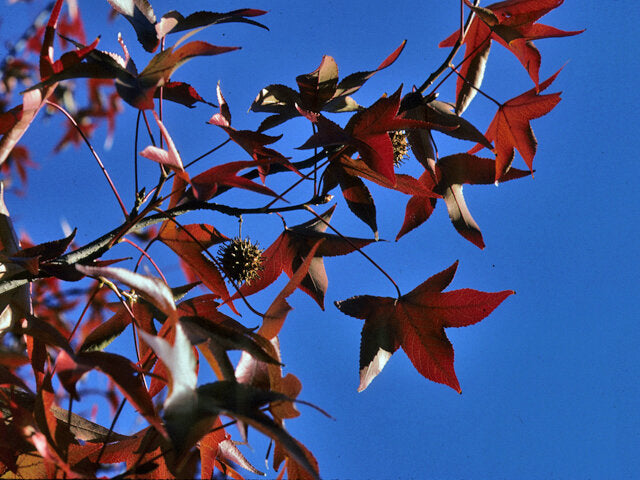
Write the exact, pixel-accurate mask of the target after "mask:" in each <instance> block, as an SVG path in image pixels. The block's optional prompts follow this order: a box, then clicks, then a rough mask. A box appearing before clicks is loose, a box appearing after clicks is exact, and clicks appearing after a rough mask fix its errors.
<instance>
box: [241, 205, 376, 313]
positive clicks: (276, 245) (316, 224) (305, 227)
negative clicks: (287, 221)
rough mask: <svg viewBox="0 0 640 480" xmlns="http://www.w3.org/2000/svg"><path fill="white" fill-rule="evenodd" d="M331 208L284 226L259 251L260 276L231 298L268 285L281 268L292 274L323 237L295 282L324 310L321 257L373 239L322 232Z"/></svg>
mask: <svg viewBox="0 0 640 480" xmlns="http://www.w3.org/2000/svg"><path fill="white" fill-rule="evenodd" d="M334 210H335V205H334V206H333V207H331V208H330V209H329V210H327V211H326V212H325V213H323V214H322V215H321V217H322V219H323V220H324V221H322V220H319V219H313V220H310V221H308V222H305V223H302V224H300V225H296V226H295V227H291V228H286V229H285V231H284V232H282V234H281V235H280V236H279V237H278V238H277V239H276V240H275V241H274V242H273V243H272V244H271V246H270V247H269V248H267V249H266V250H265V251H264V252H262V258H263V262H262V267H263V268H262V271H261V272H260V277H259V278H258V279H257V280H255V281H252V282H251V283H249V284H244V285H243V286H242V287H241V288H240V291H239V292H238V293H236V294H235V295H233V297H231V299H232V300H233V299H236V298H238V297H240V295H241V294H242V295H244V296H247V295H252V294H254V293H256V292H258V291H260V290H262V289H264V288H266V287H268V286H269V285H271V284H272V283H273V282H275V281H276V279H277V278H278V277H279V276H280V274H281V273H282V272H283V271H284V272H285V273H286V274H287V275H288V276H289V277H292V276H293V275H294V272H295V271H296V270H297V269H298V267H299V266H300V265H301V264H302V263H303V262H304V258H305V257H306V256H307V254H308V253H309V252H310V251H311V249H312V248H313V246H314V245H315V244H316V243H317V242H318V240H321V239H324V241H323V242H322V244H321V245H320V246H319V247H318V250H317V251H316V254H315V257H314V258H313V259H312V260H311V264H310V266H309V271H308V272H307V274H306V275H305V276H304V278H303V279H302V281H301V282H300V285H299V286H298V288H299V289H300V290H302V291H303V292H305V293H307V294H308V295H309V296H310V297H311V298H313V299H314V300H315V301H316V303H317V304H318V305H319V306H320V308H322V309H323V310H324V294H325V292H326V290H327V285H328V283H329V280H328V279H327V273H326V271H325V269H324V262H323V257H332V256H337V255H346V254H348V253H351V252H353V251H354V250H356V248H362V247H364V246H366V245H369V244H370V243H371V242H373V241H374V240H373V239H365V238H354V237H340V236H338V235H333V234H330V233H326V230H327V223H329V221H330V220H331V215H332V214H333V211H334Z"/></svg>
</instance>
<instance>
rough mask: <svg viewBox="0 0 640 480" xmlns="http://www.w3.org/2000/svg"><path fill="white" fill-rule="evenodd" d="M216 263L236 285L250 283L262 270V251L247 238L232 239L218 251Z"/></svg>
mask: <svg viewBox="0 0 640 480" xmlns="http://www.w3.org/2000/svg"><path fill="white" fill-rule="evenodd" d="M218 261H219V262H220V265H221V266H222V270H223V271H224V273H225V275H227V277H228V278H230V279H231V280H233V281H234V282H237V283H244V282H246V283H247V284H249V283H251V281H252V280H255V279H256V278H258V277H259V276H260V271H261V270H262V250H261V249H260V247H259V246H258V244H257V243H256V244H254V243H252V242H251V240H250V239H249V238H246V239H241V238H237V237H236V238H234V239H233V240H231V241H229V242H225V243H224V244H223V245H222V246H221V247H220V248H219V249H218Z"/></svg>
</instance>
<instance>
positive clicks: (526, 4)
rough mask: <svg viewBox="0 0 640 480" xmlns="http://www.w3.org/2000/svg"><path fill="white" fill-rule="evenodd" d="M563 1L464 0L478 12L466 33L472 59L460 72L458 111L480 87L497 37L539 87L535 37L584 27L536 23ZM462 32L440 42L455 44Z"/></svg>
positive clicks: (564, 33)
mask: <svg viewBox="0 0 640 480" xmlns="http://www.w3.org/2000/svg"><path fill="white" fill-rule="evenodd" d="M563 2H564V0H507V1H504V2H498V3H493V4H491V5H489V6H487V7H473V5H471V4H470V3H469V2H468V1H465V3H467V5H469V6H471V7H472V8H473V10H474V11H475V13H476V16H475V18H474V19H473V20H472V22H471V24H470V26H469V29H468V30H467V33H466V35H465V37H464V44H465V58H466V57H467V55H468V56H469V59H468V60H467V61H466V62H464V64H463V65H462V67H461V68H460V75H461V76H460V77H459V78H458V83H457V90H456V98H457V103H456V111H457V112H458V113H462V112H463V111H464V110H465V108H466V107H467V106H468V104H469V103H470V102H471V100H472V99H473V97H474V95H475V93H476V91H477V90H476V89H477V88H479V87H480V84H481V82H482V77H483V75H484V68H485V65H486V61H487V58H488V55H489V47H490V42H491V41H497V42H498V43H500V44H502V45H503V46H505V47H506V48H507V49H509V50H510V51H511V53H513V54H514V55H515V56H516V57H517V58H518V60H519V61H520V63H521V64H522V65H523V66H524V68H525V69H526V70H527V72H528V73H529V76H530V77H531V80H533V82H534V83H535V85H536V88H537V87H538V84H539V76H538V75H539V70H540V61H541V56H540V52H539V51H538V49H537V48H536V47H535V45H534V44H533V42H532V40H537V39H541V38H550V37H567V36H571V35H578V34H579V33H582V32H583V31H584V30H577V31H564V30H559V29H557V28H554V27H550V26H547V25H542V24H539V23H536V21H537V20H538V19H539V18H541V17H542V16H544V15H546V14H547V13H549V12H550V11H551V10H554V9H555V8H557V7H559V6H560V5H562V3H563ZM459 36H460V32H459V31H458V32H455V33H453V34H452V35H450V36H449V37H448V38H447V39H445V40H443V41H442V42H440V45H439V46H440V47H452V46H454V45H455V44H456V41H457V40H458V38H459ZM465 79H466V80H467V81H466V82H465ZM474 87H475V88H474Z"/></svg>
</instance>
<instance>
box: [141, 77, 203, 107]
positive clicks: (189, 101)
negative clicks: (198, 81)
mask: <svg viewBox="0 0 640 480" xmlns="http://www.w3.org/2000/svg"><path fill="white" fill-rule="evenodd" d="M154 97H155V98H159V97H160V90H156V92H155V94H154ZM162 98H164V99H165V100H169V101H171V102H175V103H180V104H182V105H184V106H185V107H189V108H194V107H193V106H194V104H195V103H197V102H201V103H206V104H207V105H211V106H212V107H213V106H215V105H214V104H213V103H210V102H207V101H206V100H205V99H204V98H202V97H201V96H200V94H199V93H198V92H197V91H196V89H195V88H193V87H192V86H191V85H189V84H188V83H185V82H169V83H166V84H165V85H164V86H163V87H162Z"/></svg>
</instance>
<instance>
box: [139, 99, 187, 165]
mask: <svg viewBox="0 0 640 480" xmlns="http://www.w3.org/2000/svg"><path fill="white" fill-rule="evenodd" d="M153 118H155V120H156V123H157V124H158V128H159V129H160V133H161V134H162V138H163V139H164V141H165V142H166V144H167V148H166V150H165V149H162V148H158V147H156V146H155V145H149V146H148V147H147V148H145V149H144V150H143V151H142V152H140V155H141V156H143V157H145V158H148V159H149V160H153V161H154V162H158V163H160V164H162V165H166V166H167V167H169V168H170V169H171V170H173V171H175V172H184V167H183V166H182V159H181V158H180V154H179V153H178V149H177V148H176V145H175V143H173V138H171V135H170V134H169V131H168V130H167V128H166V127H165V126H164V124H163V123H162V121H160V117H158V114H157V113H156V111H155V110H153Z"/></svg>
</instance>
